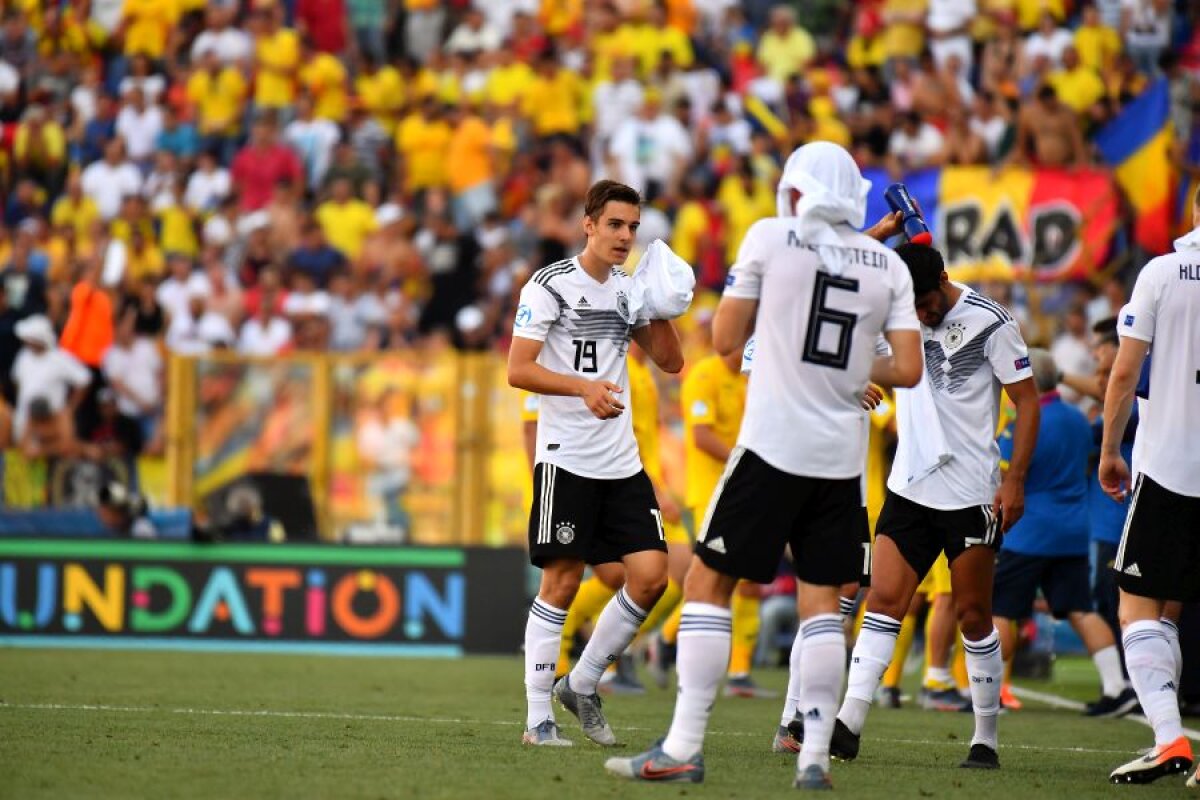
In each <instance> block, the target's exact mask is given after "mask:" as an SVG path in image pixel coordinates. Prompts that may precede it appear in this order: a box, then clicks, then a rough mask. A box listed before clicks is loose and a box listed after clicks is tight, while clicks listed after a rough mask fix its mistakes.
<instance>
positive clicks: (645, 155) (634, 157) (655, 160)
mask: <svg viewBox="0 0 1200 800" xmlns="http://www.w3.org/2000/svg"><path fill="white" fill-rule="evenodd" d="M608 151H609V158H610V162H609V171H610V173H611V174H612V176H613V178H614V179H615V180H619V181H620V182H622V183H624V184H626V185H628V186H632V187H633V188H634V189H636V190H637V191H638V192H639V193H640V194H641V195H642V197H643V198H645V200H646V202H648V203H652V202H654V200H655V199H657V198H658V197H660V196H662V195H663V194H664V193H665V194H669V195H671V196H673V195H674V193H675V192H676V191H677V189H678V186H679V181H680V180H681V179H682V177H683V169H684V167H685V166H686V165H687V162H688V160H689V159H690V158H691V156H692V142H691V137H690V136H689V135H688V132H687V129H685V128H684V127H683V125H682V124H680V122H679V120H677V119H676V118H674V117H672V116H671V115H670V114H664V113H663V112H662V104H661V102H660V98H659V96H658V93H657V92H656V91H654V90H651V91H648V92H647V93H646V95H645V97H644V98H643V100H642V108H641V111H640V112H639V113H638V115H637V116H636V117H632V118H630V119H627V120H625V122H623V123H622V124H621V125H620V127H618V128H617V130H616V132H615V133H614V134H613V137H612V142H611V143H610V144H609V148H608Z"/></svg>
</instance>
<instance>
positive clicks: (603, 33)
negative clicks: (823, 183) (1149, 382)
mask: <svg viewBox="0 0 1200 800" xmlns="http://www.w3.org/2000/svg"><path fill="white" fill-rule="evenodd" d="M1191 7H1192V6H1191V5H1190V4H1188V3H1184V2H1176V3H1171V2H1167V0H1099V1H1098V2H1095V3H1076V2H1072V1H1071V0H978V3H976V1H975V0H957V1H955V2H949V1H947V0H929V2H926V0H874V1H873V2H856V3H839V2H834V1H833V0H809V1H808V2H794V3H782V4H778V5H776V4H773V3H772V2H766V1H765V0H748V2H742V3H734V2H729V1H728V0H664V1H663V2H658V3H652V2H643V1H642V0H610V1H608V2H594V3H593V2H589V3H584V2H582V0H542V2H539V0H491V1H490V2H486V3H483V2H479V3H475V4H474V5H472V4H471V3H470V2H468V1H467V0H452V1H451V2H437V1H436V0H403V2H400V1H399V0H242V1H240V2H239V0H221V1H220V2H208V3H205V2H203V0H124V2H122V1H121V0H90V1H89V0H62V2H53V1H52V0H16V1H15V2H11V3H7V4H5V8H6V10H5V11H4V22H3V29H2V31H0V122H2V123H3V140H2V148H0V186H2V190H3V192H4V198H5V202H4V206H3V226H2V227H0V287H2V288H3V292H2V295H0V296H2V297H3V302H2V303H0V382H2V383H3V389H4V392H3V396H4V402H3V403H0V447H5V448H7V447H15V448H20V449H21V450H23V451H24V453H25V455H26V456H28V457H31V458H42V457H51V456H56V455H72V456H85V457H96V458H101V457H111V456H114V455H117V456H120V457H131V456H133V455H135V454H137V453H142V452H146V453H151V454H156V453H161V452H163V449H164V440H165V435H164V426H163V424H162V421H163V413H164V409H165V408H166V404H167V396H166V393H165V388H164V387H165V379H164V375H165V363H166V357H167V356H169V355H170V354H186V355H197V354H208V353H212V352H215V351H220V350H224V349H228V350H233V351H236V352H238V353H240V354H243V355H248V356H260V357H269V356H274V355H276V354H281V353H289V352H313V351H317V352H320V351H338V352H357V351H380V350H394V349H404V348H419V347H422V346H423V345H425V344H426V343H429V342H432V341H441V342H445V341H449V342H450V343H452V344H453V345H454V346H455V347H456V348H459V349H465V350H485V349H497V350H501V351H502V350H503V349H504V347H505V344H506V339H507V336H508V332H509V328H510V320H511V312H512V309H513V304H514V298H515V296H516V292H517V291H518V290H519V287H520V286H521V284H522V283H523V281H524V278H525V276H526V275H527V274H528V272H529V270H530V269H531V268H536V267H537V266H540V265H541V264H544V263H548V262H551V261H554V260H557V259H559V258H562V257H564V256H565V255H567V254H570V253H572V252H574V251H575V250H577V248H578V247H579V245H580V240H581V235H582V232H581V229H580V226H579V224H578V218H579V215H580V204H581V199H582V197H583V194H584V192H585V191H586V189H587V187H588V186H589V184H590V183H591V182H592V181H593V180H595V179H597V178H598V177H603V176H608V177H613V178H616V179H619V180H622V181H624V182H627V183H629V184H631V185H633V186H635V187H636V188H638V189H639V190H640V191H642V192H643V194H644V196H645V198H646V200H647V202H648V206H647V209H646V212H645V214H644V216H643V233H644V234H645V237H646V240H647V241H649V240H651V239H653V238H663V239H665V240H668V241H669V242H670V243H671V245H672V247H673V248H674V249H675V251H676V252H677V253H678V254H679V255H681V256H682V257H683V258H685V259H686V260H688V261H689V262H691V263H692V264H694V265H695V267H696V269H697V271H698V274H699V278H700V283H701V285H702V286H703V287H705V288H706V289H707V290H709V291H710V293H715V292H717V291H719V289H720V287H721V285H722V282H723V279H724V273H725V270H726V269H727V266H728V264H729V263H730V262H731V260H732V259H733V257H734V255H735V253H736V251H737V247H738V243H739V241H740V239H741V237H742V235H743V234H744V233H745V231H746V230H747V229H748V227H749V226H750V225H751V224H752V223H753V222H754V221H755V220H756V219H758V218H760V217H763V216H766V215H769V214H771V213H773V210H774V186H775V180H776V177H777V174H778V170H779V166H780V162H781V160H782V158H783V157H785V156H786V154H787V153H788V152H790V150H791V149H792V148H793V147H795V146H797V145H799V144H802V143H804V142H808V141H813V140H831V141H835V142H838V143H839V144H842V145H844V146H846V147H847V148H849V149H850V150H851V151H852V152H853V153H854V155H855V157H856V158H857V159H858V160H859V161H860V163H861V165H862V166H863V167H864V168H878V169H886V170H888V171H889V172H890V173H891V174H892V175H893V176H899V175H901V174H904V173H907V172H910V171H912V170H918V169H921V168H923V167H935V166H951V165H987V166H991V167H995V168H999V167H1002V166H1004V165H1008V164H1016V165H1034V166H1037V167H1039V168H1056V167H1062V168H1071V169H1074V168H1078V167H1084V166H1089V165H1090V166H1094V167H1098V168H1103V161H1102V159H1101V157H1100V155H1099V154H1098V151H1097V149H1096V148H1095V147H1094V141H1093V137H1094V136H1095V134H1096V133H1097V132H1098V131H1099V130H1100V129H1102V128H1103V127H1104V125H1105V124H1106V123H1107V122H1108V121H1110V120H1112V119H1114V118H1116V117H1117V116H1118V115H1119V114H1120V112H1121V110H1122V108H1124V107H1125V106H1126V105H1127V104H1128V103H1130V102H1133V101H1134V100H1135V99H1136V98H1137V97H1138V95H1139V94H1140V93H1141V92H1143V91H1144V90H1146V88H1147V87H1148V86H1150V85H1152V83H1153V82H1154V81H1156V80H1158V79H1160V78H1162V79H1165V80H1166V81H1167V82H1168V84H1167V85H1168V87H1169V97H1170V123H1171V128H1172V129H1173V137H1172V138H1173V144H1172V150H1171V153H1172V156H1173V157H1174V158H1175V159H1176V162H1175V163H1176V166H1177V167H1178V168H1179V170H1180V171H1181V174H1182V175H1183V177H1184V181H1183V183H1184V184H1185V185H1186V183H1187V181H1188V180H1190V178H1191V177H1192V176H1194V175H1200V136H1197V134H1200V126H1193V116H1194V114H1193V103H1194V102H1197V101H1200V93H1198V90H1197V84H1196V81H1195V79H1194V77H1193V72H1192V68H1193V67H1194V66H1195V65H1196V64H1197V63H1198V61H1200V59H1198V58H1197V54H1198V53H1200V47H1197V39H1196V36H1195V33H1196V28H1195V21H1196V20H1195V18H1194V16H1193V15H1191V14H1190V13H1188V12H1187V9H1189V8H1191ZM1133 205H1134V206H1136V203H1133ZM1120 224H1121V225H1122V226H1123V227H1124V228H1130V229H1131V228H1132V226H1133V224H1134V215H1132V214H1125V215H1123V216H1122V217H1121V222H1120ZM1118 239H1120V237H1118ZM1120 240H1121V241H1134V240H1135V237H1133V236H1132V235H1131V236H1129V237H1125V238H1124V239H1120ZM1152 254H1153V253H1146V252H1144V251H1142V250H1139V249H1138V248H1136V247H1134V246H1129V247H1127V248H1124V247H1123V248H1120V249H1118V250H1115V251H1114V252H1111V253H1107V254H1105V255H1104V256H1103V257H1102V256H1101V255H1096V256H1095V258H1096V261H1097V263H1095V264H1092V265H1090V266H1091V270H1090V275H1091V277H1092V284H1095V285H1092V284H1087V285H1081V286H1079V287H1072V288H1071V289H1070V292H1071V302H1075V300H1078V301H1079V302H1082V301H1083V300H1087V299H1091V298H1094V299H1093V300H1092V302H1091V305H1090V315H1091V316H1092V317H1093V318H1097V317H1100V316H1106V315H1107V312H1108V311H1111V310H1112V309H1113V308H1114V307H1115V306H1118V305H1119V303H1120V302H1121V301H1122V297H1121V295H1122V290H1123V287H1124V286H1126V285H1128V281H1129V279H1130V278H1131V276H1132V275H1133V274H1134V273H1135V272H1136V269H1135V268H1136V267H1137V266H1138V265H1139V264H1140V263H1141V261H1143V260H1144V258H1145V257H1146V256H1147V255H1152ZM1130 256H1132V258H1131V257H1130ZM1118 268H1120V269H1122V270H1123V271H1120V272H1117V271H1116V270H1117V269H1118ZM1112 274H1116V275H1117V276H1118V279H1117V281H1115V282H1113V283H1112V285H1111V286H1109V287H1108V291H1107V293H1106V294H1100V293H1099V292H1098V291H1097V288H1096V287H1097V286H1098V285H1100V284H1101V283H1103V281H1104V280H1105V279H1106V278H1107V277H1108V276H1110V275H1112ZM1018 288H1019V287H1018ZM1077 291H1078V292H1079V293H1080V294H1079V296H1078V298H1076V296H1075V293H1076V292H1077ZM996 294H998V295H999V296H1000V297H1002V298H1006V299H1009V300H1010V301H1011V302H1012V303H1014V304H1016V305H1017V306H1021V304H1022V303H1024V302H1026V300H1027V298H1026V297H1025V295H1024V294H1023V293H1022V292H1021V291H1017V292H1015V293H1012V292H1009V291H1007V290H1006V287H999V288H997V290H996ZM700 305H701V306H703V303H701V304H700ZM1061 307H1064V308H1065V307H1066V304H1065V303H1064V304H1063V305H1062V306H1061ZM1018 310H1020V309H1018ZM42 315H44V317H45V319H46V320H48V322H49V325H48V326H46V325H45V324H43V322H42V320H41V319H39V317H41V316H42ZM1026 316H1028V315H1026ZM1066 335H1073V336H1075V337H1076V338H1078V337H1079V333H1078V329H1076V330H1075V331H1074V332H1073V333H1072V332H1071V331H1068V333H1067V334H1066ZM39 338H41V339H44V340H45V344H46V345H50V348H49V349H50V351H51V352H57V355H56V356H55V357H54V358H47V357H43V356H42V355H39V356H38V358H32V357H19V356H18V354H19V353H21V352H22V351H23V350H24V351H26V352H28V350H29V347H28V345H27V343H28V342H30V341H31V340H32V341H36V340H38V339H39ZM55 342H57V343H58V347H57V348H54V347H53V345H54V344H55ZM65 354H70V355H69V357H68V356H67V355H65ZM1085 356H1086V354H1085ZM79 364H82V365H83V366H84V367H86V370H83V369H80V367H79ZM668 396H669V395H668ZM39 399H40V400H42V401H43V402H37V401H38V400H39ZM72 408H74V409H75V413H74V414H71V413H70V409H72ZM515 424H516V423H515V421H514V425H515Z"/></svg>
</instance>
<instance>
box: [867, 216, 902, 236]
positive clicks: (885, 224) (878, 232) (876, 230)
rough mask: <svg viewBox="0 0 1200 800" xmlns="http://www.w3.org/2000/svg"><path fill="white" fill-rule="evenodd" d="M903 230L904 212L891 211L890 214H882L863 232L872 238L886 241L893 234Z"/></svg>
mask: <svg viewBox="0 0 1200 800" xmlns="http://www.w3.org/2000/svg"><path fill="white" fill-rule="evenodd" d="M903 230H904V212H903V211H893V212H891V213H890V214H884V215H883V217H882V218H881V219H880V220H879V222H876V223H875V224H874V225H872V226H871V227H869V228H867V229H866V230H865V231H864V233H866V234H867V236H870V237H871V238H872V239H877V240H879V241H881V242H883V241H886V240H888V239H890V238H892V237H893V236H896V235H897V234H899V233H901V232H902V231H903Z"/></svg>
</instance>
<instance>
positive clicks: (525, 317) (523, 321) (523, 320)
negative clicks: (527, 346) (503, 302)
mask: <svg viewBox="0 0 1200 800" xmlns="http://www.w3.org/2000/svg"><path fill="white" fill-rule="evenodd" d="M532 319H533V310H532V309H531V308H530V307H529V306H527V305H525V304H524V303H522V304H521V305H519V306H517V316H516V319H514V320H513V324H514V325H515V326H516V327H518V328H524V327H525V326H526V325H528V324H529V322H530V321H531V320H532Z"/></svg>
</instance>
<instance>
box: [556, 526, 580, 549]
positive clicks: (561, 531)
mask: <svg viewBox="0 0 1200 800" xmlns="http://www.w3.org/2000/svg"><path fill="white" fill-rule="evenodd" d="M554 538H555V539H557V540H558V543H559V544H570V543H571V542H573V541H575V526H574V525H573V524H571V523H570V522H560V523H559V524H558V528H556V529H555V531H554Z"/></svg>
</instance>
